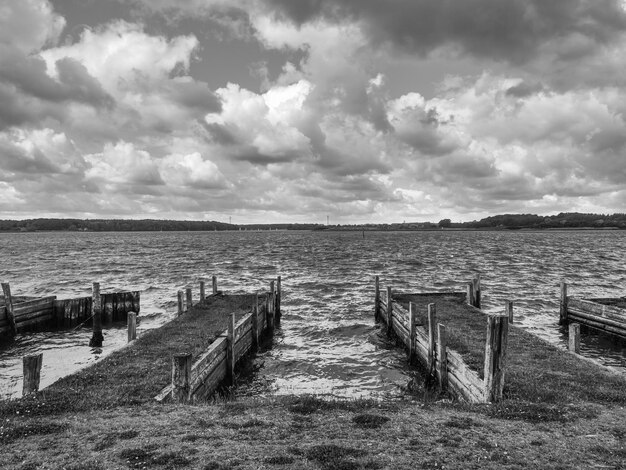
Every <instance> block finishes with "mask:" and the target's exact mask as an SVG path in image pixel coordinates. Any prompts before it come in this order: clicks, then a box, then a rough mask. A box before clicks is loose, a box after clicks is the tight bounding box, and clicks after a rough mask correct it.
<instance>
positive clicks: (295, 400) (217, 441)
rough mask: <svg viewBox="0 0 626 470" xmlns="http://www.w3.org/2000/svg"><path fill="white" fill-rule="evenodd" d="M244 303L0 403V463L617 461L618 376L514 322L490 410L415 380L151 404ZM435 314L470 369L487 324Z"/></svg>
mask: <svg viewBox="0 0 626 470" xmlns="http://www.w3.org/2000/svg"><path fill="white" fill-rule="evenodd" d="M424 302H425V303H428V299H424ZM250 303H251V298H246V297H244V296H241V297H230V296H229V297H225V298H215V299H213V300H212V301H211V302H210V303H207V304H206V305H204V306H200V307H198V308H194V309H193V310H192V311H191V312H189V313H188V314H186V315H184V316H183V317H181V318H179V319H176V320H174V321H173V322H172V323H170V324H168V325H165V326H164V327H163V328H161V329H159V330H155V331H153V332H149V333H146V334H144V335H143V337H141V338H140V339H139V340H138V341H137V342H136V343H134V344H133V345H131V346H130V347H127V348H124V349H123V350H120V351H118V352H117V353H115V354H112V355H111V356H109V357H108V358H106V359H103V360H102V361H101V362H99V363H98V364H96V365H95V366H93V367H91V368H89V369H86V370H83V371H81V372H79V373H78V374H75V375H74V376H71V377H67V378H66V379H63V380H61V381H59V382H57V383H56V384H54V385H53V386H51V387H49V388H48V389H47V390H45V391H43V392H41V393H40V394H39V395H38V396H37V397H35V398H31V399H27V400H14V401H10V402H4V403H0V454H1V455H2V456H3V458H2V460H1V461H0V467H2V468H7V469H20V470H34V469H57V468H59V469H60V468H65V469H68V470H78V469H83V470H105V469H118V468H119V469H126V468H156V469H187V468H189V469H201V470H229V469H242V470H246V469H322V470H330V469H339V470H353V469H416V468H417V469H419V468H424V469H441V468H459V469H500V468H511V469H522V468H552V469H570V468H585V469H586V468H613V469H619V468H625V466H624V462H626V425H625V424H624V423H626V409H625V406H626V389H625V388H624V387H625V384H626V379H624V378H623V377H618V376H615V375H612V374H608V373H607V372H605V371H604V370H603V369H601V368H596V367H595V366H593V365H591V364H587V363H585V362H583V361H580V360H578V359H577V358H576V357H574V356H572V355H570V354H569V353H567V352H564V351H559V350H557V349H556V348H553V347H552V346H549V345H547V344H546V343H545V342H543V341H541V340H539V339H537V338H535V337H534V336H532V335H529V334H527V333H525V332H523V331H521V330H518V329H517V328H513V329H512V330H511V336H510V339H509V351H510V354H509V366H510V368H509V372H507V377H506V384H507V385H506V389H505V400H504V402H503V403H502V404H500V405H467V404H463V403H459V402H456V401H453V400H451V399H450V398H449V397H447V396H445V395H437V393H436V392H427V391H425V390H424V389H423V388H421V387H417V391H415V395H414V396H413V397H407V399H405V400H399V401H382V402H378V401H374V400H346V401H337V400H334V401H324V400H320V399H317V398H314V397H273V398H266V399H261V398H236V397H234V398H233V399H232V400H229V401H226V400H218V401H214V402H211V403H207V404H201V405H193V406H191V405H189V406H184V405H174V404H161V403H156V402H154V401H153V400H152V397H153V396H154V395H156V394H157V393H158V392H159V391H160V389H161V388H162V387H163V386H165V385H166V384H167V383H168V381H169V380H170V376H169V374H170V357H171V354H173V353H175V352H180V351H181V350H187V351H191V352H192V353H193V354H194V355H197V354H198V353H199V352H200V351H201V350H203V349H204V348H205V347H206V346H207V345H208V344H209V343H210V342H211V341H212V339H213V338H214V336H215V334H216V333H219V332H221V331H222V330H223V329H224V328H225V325H226V319H227V316H228V314H229V313H230V312H232V311H237V312H239V314H240V315H241V314H243V313H244V312H245V311H247V310H248V308H249V305H250ZM438 309H439V310H438V317H439V319H440V321H441V322H443V323H446V324H447V325H448V331H449V335H450V336H451V338H450V340H451V343H452V342H453V341H454V342H455V343H453V344H451V346H452V347H455V348H457V347H459V348H461V346H463V347H464V348H465V351H464V354H465V355H466V356H467V357H468V358H470V359H471V358H472V357H473V358H474V360H475V361H477V364H481V360H482V359H481V358H482V356H481V355H482V352H481V351H482V349H483V348H484V335H485V329H486V325H485V319H484V318H481V317H480V316H479V315H476V314H472V315H469V316H468V313H467V310H466V309H465V308H464V307H463V306H462V304H458V305H457V306H456V307H455V306H448V305H443V304H441V305H440V306H438ZM420 310H423V308H420ZM446 315H448V316H446ZM455 315H456V317H455ZM455 318H456V320H455ZM284 321H288V317H287V318H285V320H284ZM456 322H459V323H456ZM461 325H462V326H463V327H462V328H461ZM478 338H480V339H478Z"/></svg>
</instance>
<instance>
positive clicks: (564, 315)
mask: <svg viewBox="0 0 626 470" xmlns="http://www.w3.org/2000/svg"><path fill="white" fill-rule="evenodd" d="M560 307H561V308H560V313H559V325H565V324H567V284H566V283H565V282H561V305H560Z"/></svg>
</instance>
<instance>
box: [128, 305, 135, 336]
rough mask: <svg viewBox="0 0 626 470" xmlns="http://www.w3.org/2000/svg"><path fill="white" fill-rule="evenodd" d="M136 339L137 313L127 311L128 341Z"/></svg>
mask: <svg viewBox="0 0 626 470" xmlns="http://www.w3.org/2000/svg"><path fill="white" fill-rule="evenodd" d="M136 339H137V314H136V313H135V312H128V342H129V343H130V342H131V341H135V340H136Z"/></svg>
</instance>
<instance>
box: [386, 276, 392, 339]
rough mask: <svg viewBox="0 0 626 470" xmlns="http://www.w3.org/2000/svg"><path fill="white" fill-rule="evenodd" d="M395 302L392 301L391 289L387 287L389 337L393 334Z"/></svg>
mask: <svg viewBox="0 0 626 470" xmlns="http://www.w3.org/2000/svg"><path fill="white" fill-rule="evenodd" d="M392 313H393V300H391V287H390V286H387V336H390V335H391V333H392V332H393V317H392Z"/></svg>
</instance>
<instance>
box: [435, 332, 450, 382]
mask: <svg viewBox="0 0 626 470" xmlns="http://www.w3.org/2000/svg"><path fill="white" fill-rule="evenodd" d="M447 345H448V338H447V336H446V327H445V326H444V325H442V324H441V323H439V324H438V325H437V360H438V361H439V371H438V372H439V374H438V375H439V388H441V390H445V389H447V388H448V352H447V350H446V347H447Z"/></svg>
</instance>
